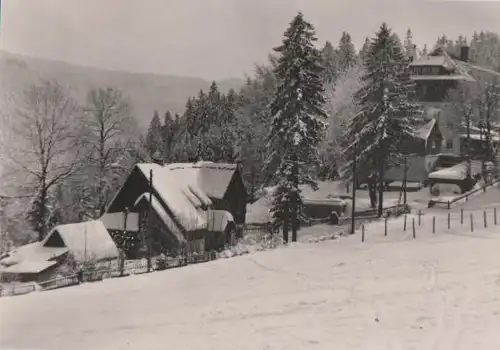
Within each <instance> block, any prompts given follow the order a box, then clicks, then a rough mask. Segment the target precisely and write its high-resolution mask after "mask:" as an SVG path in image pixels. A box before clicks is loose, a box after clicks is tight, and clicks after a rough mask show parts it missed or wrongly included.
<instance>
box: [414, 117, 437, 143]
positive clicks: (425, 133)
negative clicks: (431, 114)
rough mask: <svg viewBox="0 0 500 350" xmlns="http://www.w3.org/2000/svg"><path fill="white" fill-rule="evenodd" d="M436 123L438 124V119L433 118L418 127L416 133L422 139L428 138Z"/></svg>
mask: <svg viewBox="0 0 500 350" xmlns="http://www.w3.org/2000/svg"><path fill="white" fill-rule="evenodd" d="M435 125H436V119H432V120H431V121H430V122H428V123H427V124H425V125H424V126H422V127H420V128H419V129H417V131H416V132H415V134H416V135H417V136H418V137H420V138H421V139H424V140H427V139H428V138H429V136H430V135H431V132H432V129H433V128H434V126H435Z"/></svg>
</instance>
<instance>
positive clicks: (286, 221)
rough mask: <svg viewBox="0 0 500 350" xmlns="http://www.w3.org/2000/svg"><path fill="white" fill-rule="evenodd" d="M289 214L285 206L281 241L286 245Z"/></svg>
mask: <svg viewBox="0 0 500 350" xmlns="http://www.w3.org/2000/svg"><path fill="white" fill-rule="evenodd" d="M289 217H290V213H289V210H288V205H287V206H285V210H284V213H283V241H284V242H285V243H288V224H289Z"/></svg>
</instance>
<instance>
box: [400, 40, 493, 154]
mask: <svg viewBox="0 0 500 350" xmlns="http://www.w3.org/2000/svg"><path fill="white" fill-rule="evenodd" d="M409 66H410V70H411V79H412V80H414V81H415V83H416V86H417V96H418V100H419V102H420V103H421V104H422V106H423V107H424V109H425V112H426V118H427V119H432V118H435V119H436V120H437V121H438V124H439V129H440V130H441V132H442V135H443V143H442V153H453V154H457V155H458V154H462V152H463V140H464V128H463V127H462V126H461V125H460V120H461V116H459V115H457V114H458V111H457V109H456V108H455V106H454V105H453V104H452V103H450V102H448V101H447V96H448V93H449V92H450V91H451V89H454V88H458V87H459V86H460V84H466V85H467V86H468V87H469V88H471V90H472V91H477V89H479V88H480V87H481V85H482V84H485V83H487V82H490V83H491V82H493V81H494V80H496V79H498V81H499V82H500V72H496V71H494V70H491V69H488V68H484V67H480V66H477V65H474V64H472V63H470V62H469V48H468V47H466V46H464V47H462V48H461V52H460V57H452V56H451V55H450V54H448V53H447V52H446V50H444V49H443V48H438V49H436V50H434V52H432V53H431V54H429V55H425V56H422V57H420V58H419V59H417V60H414V61H412V62H411V63H410V65H409ZM472 134H473V136H472V138H473V139H474V141H475V142H474V146H475V147H476V148H477V147H479V148H481V147H482V146H481V140H478V137H479V134H480V130H479V129H474V130H472ZM499 136H500V135H499V134H498V132H497V131H495V130H493V131H492V134H491V140H492V141H493V142H494V143H498V138H499ZM475 153H478V152H475ZM479 153H480V152H479Z"/></svg>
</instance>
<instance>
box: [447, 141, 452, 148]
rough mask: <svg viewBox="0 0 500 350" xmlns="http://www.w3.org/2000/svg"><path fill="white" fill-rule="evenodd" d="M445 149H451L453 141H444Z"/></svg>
mask: <svg viewBox="0 0 500 350" xmlns="http://www.w3.org/2000/svg"><path fill="white" fill-rule="evenodd" d="M446 148H447V149H452V148H453V140H446Z"/></svg>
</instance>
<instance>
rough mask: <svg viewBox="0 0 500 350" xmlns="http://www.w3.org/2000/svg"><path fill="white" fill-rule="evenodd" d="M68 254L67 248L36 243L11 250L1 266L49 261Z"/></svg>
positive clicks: (0, 261) (1, 261) (0, 263)
mask: <svg viewBox="0 0 500 350" xmlns="http://www.w3.org/2000/svg"><path fill="white" fill-rule="evenodd" d="M67 252H68V248H66V247H44V246H42V244H41V242H34V243H30V244H26V245H23V246H20V247H16V248H14V249H13V250H11V251H10V252H9V253H8V254H7V256H6V257H5V258H4V259H2V260H0V265H1V266H12V265H15V264H19V263H21V262H23V261H27V260H29V261H49V260H52V259H54V258H57V257H59V256H61V255H63V254H65V253H67Z"/></svg>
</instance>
